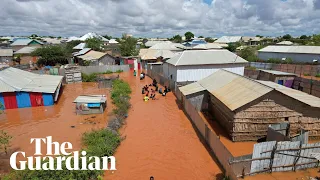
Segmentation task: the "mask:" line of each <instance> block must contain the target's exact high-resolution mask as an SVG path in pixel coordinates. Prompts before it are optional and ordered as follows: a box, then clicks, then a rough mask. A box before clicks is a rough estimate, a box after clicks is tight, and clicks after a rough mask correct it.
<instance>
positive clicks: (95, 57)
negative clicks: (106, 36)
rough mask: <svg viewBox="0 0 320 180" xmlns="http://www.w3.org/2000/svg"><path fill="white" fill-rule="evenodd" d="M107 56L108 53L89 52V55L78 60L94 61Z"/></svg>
mask: <svg viewBox="0 0 320 180" xmlns="http://www.w3.org/2000/svg"><path fill="white" fill-rule="evenodd" d="M105 55H107V53H102V52H99V51H89V52H88V53H86V54H84V55H82V56H78V58H81V59H83V60H86V61H94V60H98V59H100V58H102V57H103V56H105Z"/></svg>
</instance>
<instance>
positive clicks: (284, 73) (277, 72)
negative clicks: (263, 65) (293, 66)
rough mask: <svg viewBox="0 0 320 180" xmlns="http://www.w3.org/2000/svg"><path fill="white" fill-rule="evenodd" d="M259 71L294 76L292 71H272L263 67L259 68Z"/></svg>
mask: <svg viewBox="0 0 320 180" xmlns="http://www.w3.org/2000/svg"><path fill="white" fill-rule="evenodd" d="M259 70H260V71H263V72H266V73H270V74H274V75H282V76H296V74H294V73H288V72H282V71H274V70H265V69H259Z"/></svg>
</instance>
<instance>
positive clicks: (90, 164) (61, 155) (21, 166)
mask: <svg viewBox="0 0 320 180" xmlns="http://www.w3.org/2000/svg"><path fill="white" fill-rule="evenodd" d="M33 142H34V144H35V151H36V152H35V153H34V156H29V157H26V153H25V152H22V151H18V152H15V153H13V154H12V155H11V157H10V165H11V167H12V168H13V169H15V170H25V169H26V168H28V169H30V170H65V169H67V170H116V159H115V157H114V156H109V157H107V156H105V157H96V156H92V157H87V156H86V155H87V152H86V151H81V153H80V152H79V151H72V144H71V143H70V142H64V143H62V144H61V145H60V144H59V143H58V142H52V136H48V137H46V138H31V140H30V144H32V143H33ZM42 143H44V144H46V147H47V152H46V153H44V154H43V152H42V150H41V145H42ZM53 149H54V152H53ZM19 154H20V155H22V156H23V157H24V158H25V160H22V161H18V162H17V156H18V155H19ZM108 161H110V162H108ZM63 164H65V166H63ZM108 164H110V168H108ZM62 166H63V167H62ZM63 168H65V169H63Z"/></svg>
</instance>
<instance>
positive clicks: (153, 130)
mask: <svg viewBox="0 0 320 180" xmlns="http://www.w3.org/2000/svg"><path fill="white" fill-rule="evenodd" d="M121 78H123V79H124V80H126V81H128V82H129V84H130V85H131V88H132V90H133V92H132V99H131V103H132V105H133V107H132V108H131V109H130V112H129V117H128V118H127V124H126V125H125V126H124V127H123V128H122V129H121V133H122V135H123V136H124V137H126V138H125V139H124V141H123V142H122V143H121V145H120V147H119V148H118V150H117V152H116V154H115V157H116V160H117V166H116V168H117V170H116V171H113V172H110V171H106V174H105V179H115V180H117V179H119V180H120V179H121V180H123V179H130V180H135V179H137V180H141V179H149V178H150V176H153V177H154V178H155V180H157V179H170V180H174V179H184V180H189V179H190V180H193V179H201V180H206V179H208V180H209V179H210V180H212V179H221V178H222V173H221V169H220V168H219V166H218V165H217V164H216V163H215V161H214V160H213V158H212V157H211V156H210V154H209V152H208V151H207V149H206V147H205V146H204V145H203V144H202V143H201V141H200V140H199V138H198V136H197V134H196V132H195V130H194V129H193V127H192V124H191V122H190V121H189V120H188V118H187V117H186V115H185V114H184V112H183V111H182V110H181V109H179V106H178V105H177V103H176V98H175V96H174V95H173V94H172V93H169V94H168V95H167V96H166V97H162V96H161V97H160V96H159V94H157V97H156V98H157V99H158V100H150V101H148V102H144V101H143V100H142V98H143V96H142V94H141V87H142V86H144V85H145V84H147V83H148V84H150V83H151V79H149V78H146V79H145V80H143V81H140V80H139V77H134V76H133V73H132V72H128V73H121ZM84 94H91V95H92V94H105V95H107V97H108V101H109V102H108V107H107V110H106V111H105V113H104V114H100V115H85V116H84V115H76V114H75V104H73V103H72V102H73V100H74V99H75V98H76V97H77V96H78V95H84ZM109 97H110V93H109V90H108V89H98V88H97V84H96V83H80V84H68V85H65V87H64V89H63V92H62V95H61V97H60V99H59V101H58V103H57V104H55V105H54V106H51V107H35V108H23V109H14V110H6V111H4V114H2V115H0V129H1V130H2V129H4V130H6V131H7V132H8V133H9V134H10V135H12V136H13V139H12V141H11V150H12V152H15V151H18V150H19V151H24V152H26V155H27V156H31V155H33V154H34V152H35V148H34V144H30V138H44V137H46V136H52V138H53V141H57V142H59V143H62V142H66V141H68V142H71V143H72V145H73V150H79V149H80V148H81V134H82V133H83V132H86V131H90V130H91V129H96V128H97V129H98V128H102V127H105V126H106V123H107V121H108V118H109V115H110V112H111V110H112V107H111V106H110V104H111V103H110V98H109ZM72 126H74V127H72ZM42 148H43V150H46V148H45V147H42ZM1 156H2V157H1ZM6 158H7V157H6ZM20 158H21V157H20ZM0 161H2V162H5V163H8V159H4V156H3V154H2V155H1V154H0ZM2 164H3V163H2ZM7 170H8V168H7V169H6V168H4V166H3V165H2V166H1V162H0V176H1V173H3V172H6V171H7ZM1 171H2V172H1Z"/></svg>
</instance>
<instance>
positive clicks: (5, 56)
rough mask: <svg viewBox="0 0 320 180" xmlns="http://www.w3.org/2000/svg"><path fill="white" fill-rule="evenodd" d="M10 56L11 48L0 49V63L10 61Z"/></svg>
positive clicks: (11, 55)
mask: <svg viewBox="0 0 320 180" xmlns="http://www.w3.org/2000/svg"><path fill="white" fill-rule="evenodd" d="M12 57H13V50H12V49H0V63H10V62H12Z"/></svg>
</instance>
